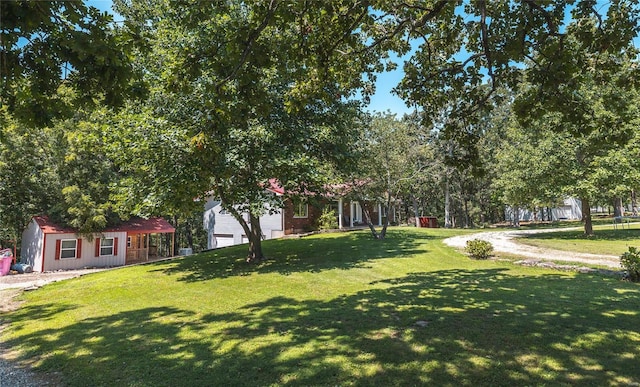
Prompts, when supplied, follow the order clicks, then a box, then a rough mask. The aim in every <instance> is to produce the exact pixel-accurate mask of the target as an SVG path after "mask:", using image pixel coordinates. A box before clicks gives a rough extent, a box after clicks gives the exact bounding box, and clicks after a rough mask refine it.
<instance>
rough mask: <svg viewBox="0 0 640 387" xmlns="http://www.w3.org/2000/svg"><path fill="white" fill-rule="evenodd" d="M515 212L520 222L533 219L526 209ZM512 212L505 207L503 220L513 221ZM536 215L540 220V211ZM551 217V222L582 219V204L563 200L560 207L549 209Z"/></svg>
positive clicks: (574, 200) (576, 200)
mask: <svg viewBox="0 0 640 387" xmlns="http://www.w3.org/2000/svg"><path fill="white" fill-rule="evenodd" d="M517 211H518V214H519V219H520V220H521V221H532V220H533V219H534V216H533V215H534V214H533V213H532V212H531V211H529V210H527V209H522V208H519V209H517ZM514 212H515V210H514V209H513V208H511V207H506V209H505V218H506V219H507V220H509V221H511V220H513V217H514ZM536 215H537V219H538V220H540V219H542V211H541V210H539V211H538V214H536ZM545 216H546V214H545ZM551 217H552V219H553V220H580V219H582V202H581V201H580V199H576V198H566V199H564V200H563V205H562V206H559V207H555V208H552V209H551Z"/></svg>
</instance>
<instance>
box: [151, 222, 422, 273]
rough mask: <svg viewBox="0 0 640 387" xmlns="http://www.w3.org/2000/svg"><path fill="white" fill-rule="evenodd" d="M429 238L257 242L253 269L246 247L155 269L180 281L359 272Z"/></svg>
mask: <svg viewBox="0 0 640 387" xmlns="http://www.w3.org/2000/svg"><path fill="white" fill-rule="evenodd" d="M433 238H434V237H433V236H429V235H426V234H424V233H423V234H416V233H415V232H413V233H412V232H410V231H406V230H393V231H390V232H388V233H387V238H386V239H384V240H374V239H373V238H372V237H371V235H370V234H369V233H368V232H364V231H358V232H349V233H339V234H327V235H320V236H313V237H307V238H299V239H272V240H268V241H264V242H263V250H264V252H265V255H267V257H268V258H267V259H266V260H265V261H263V262H260V263H259V264H255V265H250V264H247V263H246V262H245V258H246V256H247V249H248V245H241V246H233V247H228V248H223V249H219V250H212V251H209V252H205V253H201V254H197V255H194V256H190V257H186V258H183V259H180V260H176V261H165V262H160V263H157V264H156V266H158V270H162V271H164V272H166V273H167V274H176V275H181V276H182V280H183V281H187V282H194V281H205V280H210V279H214V278H224V277H230V276H242V275H249V274H252V273H272V272H276V273H280V274H291V273H294V272H320V271H322V270H330V269H345V270H346V269H352V268H355V267H364V266H365V265H366V263H367V262H368V261H371V260H375V259H380V258H390V257H394V258H404V257H410V256H413V255H415V254H419V253H425V252H426V251H427V250H426V249H425V248H424V245H423V242H425V241H426V240H428V239H433Z"/></svg>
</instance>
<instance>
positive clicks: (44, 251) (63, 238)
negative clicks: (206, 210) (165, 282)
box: [20, 216, 175, 272]
mask: <svg viewBox="0 0 640 387" xmlns="http://www.w3.org/2000/svg"><path fill="white" fill-rule="evenodd" d="M174 233H175V229H174V228H173V226H171V225H170V224H169V223H168V222H167V221H166V220H164V219H162V218H150V219H140V218H133V219H130V220H129V221H127V222H124V223H122V224H121V225H119V226H117V227H111V228H107V229H105V230H104V231H103V232H101V233H99V234H96V235H95V237H94V238H92V239H88V238H86V237H82V236H79V235H78V234H77V231H76V230H73V229H71V228H68V227H61V226H59V225H57V224H55V223H53V222H52V221H50V220H49V218H47V217H46V216H36V217H34V218H33V219H32V220H31V222H30V223H29V225H28V226H27V228H26V229H25V230H24V232H23V233H22V244H21V252H20V262H21V263H26V264H29V265H31V267H32V268H33V271H37V272H44V271H55V270H70V269H81V268H84V267H112V266H123V265H127V264H131V263H137V262H144V261H147V260H149V259H153V258H156V257H165V256H172V255H173V235H174Z"/></svg>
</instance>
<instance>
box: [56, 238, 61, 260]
mask: <svg viewBox="0 0 640 387" xmlns="http://www.w3.org/2000/svg"><path fill="white" fill-rule="evenodd" d="M60 243H61V241H60V239H58V240H56V256H55V259H60Z"/></svg>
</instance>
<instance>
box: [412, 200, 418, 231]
mask: <svg viewBox="0 0 640 387" xmlns="http://www.w3.org/2000/svg"><path fill="white" fill-rule="evenodd" d="M411 199H412V200H413V216H414V218H415V219H414V220H415V224H416V227H420V215H419V214H418V200H416V197H415V196H413V195H412V196H411Z"/></svg>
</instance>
